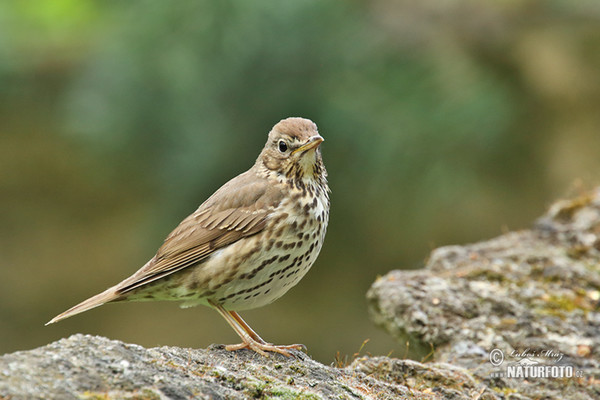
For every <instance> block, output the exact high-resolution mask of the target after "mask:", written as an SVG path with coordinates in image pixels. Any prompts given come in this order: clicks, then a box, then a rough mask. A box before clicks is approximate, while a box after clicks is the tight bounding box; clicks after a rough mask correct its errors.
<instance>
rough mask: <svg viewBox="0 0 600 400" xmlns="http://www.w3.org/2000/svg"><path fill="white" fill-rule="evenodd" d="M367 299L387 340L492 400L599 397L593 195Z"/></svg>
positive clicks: (391, 278)
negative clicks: (450, 368) (442, 365)
mask: <svg viewBox="0 0 600 400" xmlns="http://www.w3.org/2000/svg"><path fill="white" fill-rule="evenodd" d="M367 297H368V300H369V306H370V311H371V314H372V316H373V319H374V320H375V321H376V323H378V324H379V325H381V326H382V327H383V328H384V329H386V330H387V331H388V332H389V333H390V334H392V335H394V336H396V337H398V338H406V337H407V336H408V337H411V338H414V339H415V340H417V341H420V342H421V343H425V344H427V345H429V346H431V348H432V349H434V358H435V359H436V360H438V361H443V362H447V363H451V364H452V365H454V366H457V367H462V368H466V369H467V370H468V371H470V373H471V374H472V377H473V378H474V379H475V380H476V381H478V382H482V383H483V384H484V385H485V386H486V387H487V388H488V389H490V390H491V391H493V392H494V393H495V394H496V395H497V396H498V397H500V398H515V399H517V398H518V399H524V398H532V399H545V398H548V399H550V398H552V399H554V398H568V399H598V398H600V307H599V306H600V303H599V299H600V189H596V190H595V191H593V192H591V193H588V194H585V195H582V196H580V197H578V198H575V199H571V200H563V201H559V202H557V203H555V204H554V205H553V206H552V207H550V210H549V211H548V213H547V214H546V215H544V216H543V217H542V218H540V219H539V220H538V221H537V222H536V224H535V227H534V228H533V229H531V230H525V231H521V232H511V233H507V234H505V235H502V236H499V237H497V238H495V239H492V240H489V241H485V242H480V243H476V244H472V245H467V246H448V247H442V248H439V249H437V250H435V251H433V252H432V253H431V256H430V257H429V260H428V262H427V265H426V267H425V268H424V269H423V270H419V271H392V272H390V273H388V274H387V275H385V276H384V277H382V278H380V279H378V280H377V281H376V282H375V283H374V284H373V286H372V287H371V289H370V290H369V293H368V295H367ZM546 367H548V368H546ZM540 375H541V376H540Z"/></svg>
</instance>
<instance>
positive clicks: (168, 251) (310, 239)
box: [48, 118, 329, 355]
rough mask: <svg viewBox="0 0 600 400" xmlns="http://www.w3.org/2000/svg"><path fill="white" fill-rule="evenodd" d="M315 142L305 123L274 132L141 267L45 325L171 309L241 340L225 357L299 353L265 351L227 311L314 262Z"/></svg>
mask: <svg viewBox="0 0 600 400" xmlns="http://www.w3.org/2000/svg"><path fill="white" fill-rule="evenodd" d="M323 140H324V139H323V138H322V137H321V136H320V135H319V133H318V132H317V126H316V125H315V124H314V123H313V122H312V121H310V120H308V119H303V118H287V119H284V120H282V121H280V122H279V123H277V124H276V125H275V126H274V127H273V129H272V130H271V132H269V137H268V140H267V144H266V145H265V147H264V148H263V150H262V151H261V153H260V155H259V156H258V159H257V160H256V162H255V164H254V165H253V166H252V168H250V169H249V170H248V171H246V172H244V173H242V174H240V175H238V176H237V177H235V178H233V179H232V180H230V181H229V182H227V183H226V184H225V185H223V186H222V187H221V188H220V189H219V190H217V191H216V192H215V193H214V194H213V195H212V196H211V197H209V198H208V200H206V201H205V202H204V203H202V205H201V206H200V207H199V208H198V209H197V210H196V211H195V212H194V213H193V214H191V215H190V216H188V217H187V218H186V219H184V220H183V221H182V222H181V223H180V224H179V226H178V227H177V228H175V230H174V231H173V232H171V233H170V234H169V236H167V238H166V239H165V241H164V243H163V245H162V246H161V247H160V248H159V249H158V252H157V253H156V255H155V256H154V257H153V258H152V259H151V260H150V261H148V263H146V265H144V266H143V267H142V268H141V269H140V270H138V271H137V272H136V273H134V274H133V275H131V276H130V277H129V278H127V279H125V280H124V281H122V282H121V283H119V284H117V285H115V286H113V287H111V288H109V289H107V290H106V291H104V292H102V293H100V294H98V295H96V296H94V297H91V298H89V299H88V300H85V301H83V302H82V303H80V304H78V305H76V306H74V307H73V308H71V309H69V310H67V311H65V312H63V313H62V314H60V315H58V316H56V317H55V318H54V319H52V320H51V321H50V322H48V324H51V323H54V322H57V321H60V320H61V319H64V318H67V317H70V316H72V315H75V314H79V313H81V312H84V311H87V310H89V309H91V308H94V307H97V306H100V305H102V304H104V303H108V302H120V301H147V300H179V301H182V302H183V303H182V307H187V306H195V305H198V304H203V305H206V306H210V307H212V308H214V309H215V310H217V311H218V312H219V313H220V314H221V315H222V316H223V318H225V320H226V321H227V322H228V323H229V325H231V327H232V328H233V329H234V330H235V332H236V333H237V334H238V335H239V336H240V337H241V339H242V343H241V344H237V345H229V346H226V349H227V350H237V349H242V348H249V349H252V350H254V351H256V352H258V353H260V354H262V355H266V354H267V353H266V352H267V351H271V352H278V353H281V354H284V355H289V352H288V351H287V350H289V349H299V348H301V347H303V346H302V345H297V344H296V345H289V346H278V345H273V344H270V343H267V342H265V341H264V340H263V339H261V337H260V336H258V334H256V332H254V331H253V330H252V329H251V328H250V326H248V324H247V323H246V322H245V321H244V320H243V319H242V318H241V317H240V315H239V314H238V313H237V311H241V310H247V309H252V308H256V307H261V306H264V305H266V304H269V303H271V302H272V301H274V300H276V299H278V298H279V297H281V296H282V295H284V294H285V293H286V292H287V291H288V290H289V289H290V288H291V287H292V286H294V285H296V284H297V283H298V281H300V279H302V277H303V276H304V274H306V272H307V271H308V270H309V269H310V267H311V266H312V264H313V263H314V261H315V259H316V258H317V255H318V254H319V251H320V250H321V246H322V245H323V239H324V238H325V230H326V229H327V222H328V220H329V187H328V186H327V172H326V171H325V166H324V165H323V160H322V158H321V151H320V148H319V145H320V144H321V142H323Z"/></svg>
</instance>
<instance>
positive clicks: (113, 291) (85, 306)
mask: <svg viewBox="0 0 600 400" xmlns="http://www.w3.org/2000/svg"><path fill="white" fill-rule="evenodd" d="M120 298H121V296H120V295H119V294H118V292H117V286H113V287H111V288H109V289H106V290H105V291H104V292H102V293H100V294H97V295H95V296H93V297H90V298H89V299H87V300H84V301H82V302H81V303H79V304H77V305H76V306H74V307H71V308H69V309H68V310H67V311H65V312H63V313H62V314H58V315H57V316H56V317H54V318H52V319H51V320H50V321H49V322H47V323H46V325H50V324H53V323H55V322H58V321H60V320H62V319H65V318H69V317H72V316H73V315H76V314H79V313H82V312H84V311H87V310H91V309H92V308H95V307H99V306H101V305H102V304H105V303H108V302H111V301H115V300H118V299H120Z"/></svg>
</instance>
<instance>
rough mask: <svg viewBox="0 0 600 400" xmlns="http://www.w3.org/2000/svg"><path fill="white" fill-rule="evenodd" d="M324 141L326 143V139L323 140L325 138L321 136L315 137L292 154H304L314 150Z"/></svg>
mask: <svg viewBox="0 0 600 400" xmlns="http://www.w3.org/2000/svg"><path fill="white" fill-rule="evenodd" d="M324 141H325V139H323V137H322V136H321V135H315V136H313V137H311V138H310V139H309V140H308V142H306V143H305V144H303V145H302V146H300V147H298V148H297V149H296V150H294V151H292V154H296V153H304V152H305V151H308V150H310V149H314V148H316V147H318V146H319V145H320V144H321V143H323V142H324Z"/></svg>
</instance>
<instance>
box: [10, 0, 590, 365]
mask: <svg viewBox="0 0 600 400" xmlns="http://www.w3.org/2000/svg"><path fill="white" fill-rule="evenodd" d="M599 22H600V4H599V3H597V2H594V1H578V2H570V1H566V0H554V1H546V2H544V1H535V0H520V1H500V2H487V3H484V2H478V1H474V0H462V1H455V2H444V1H439V0H427V1H422V2H408V1H390V0H377V1H371V2H361V1H350V2H336V1H330V0H328V1H317V0H301V1H294V2H284V3H280V2H274V1H267V0H257V1H253V2H247V1H241V0H236V1H178V2H161V1H141V0H139V1H129V2H118V1H103V2H100V1H92V0H59V1H57V0H54V1H51V0H37V1H23V2H4V3H2V4H0V87H1V88H2V89H0V132H2V133H1V136H0V193H1V197H0V200H1V201H2V203H1V205H2V207H0V251H1V253H2V254H3V256H4V257H3V258H2V261H0V263H1V265H0V268H1V269H0V343H1V344H2V346H1V347H0V351H1V352H6V351H12V350H15V349H19V348H27V347H31V346H33V345H41V344H43V343H46V342H47V341H49V340H51V339H54V338H58V337H60V336H62V335H67V334H69V333H73V332H75V331H81V330H84V332H89V333H95V334H103V335H107V336H110V337H113V338H119V339H123V340H128V341H135V342H138V343H140V344H143V345H156V344H171V345H184V346H196V347H197V346H206V345H207V344H208V343H209V342H232V341H234V340H236V338H235V336H234V334H233V333H232V332H230V331H229V328H228V327H227V326H226V324H225V323H224V322H222V321H220V320H219V318H220V317H219V316H217V315H216V313H212V312H211V311H210V310H197V309H195V310H187V311H179V312H174V311H173V310H177V309H176V308H175V305H174V304H134V305H126V304H124V305H119V306H105V307H103V308H101V309H98V310H94V311H92V312H90V313H86V314H84V315H82V316H78V317H76V318H73V319H72V320H69V321H65V322H64V323H61V324H60V325H57V326H53V327H51V328H43V327H42V324H43V323H44V322H45V321H46V320H48V319H50V318H51V317H52V316H53V315H54V314H56V313H58V312H60V311H62V310H63V309H65V308H67V307H68V306H71V305H73V304H74V303H76V302H78V301H80V300H82V299H83V298H85V297H87V296H89V295H92V294H94V293H96V292H99V291H101V290H103V289H104V288H105V287H106V286H108V285H111V284H114V283H116V282H117V281H118V280H120V279H121V278H124V277H126V276H127V275H129V274H130V273H131V272H133V271H135V270H136V269H137V268H138V267H139V266H141V265H143V263H144V262H145V261H146V260H147V259H148V258H150V257H151V256H152V254H153V252H154V251H155V250H156V248H157V247H158V246H159V245H160V242H161V240H162V238H164V236H166V234H167V233H168V232H169V231H170V229H172V228H174V227H175V225H176V224H177V223H178V222H179V221H180V220H181V219H182V218H183V217H185V216H186V215H187V214H189V213H190V212H191V211H193V210H194V209H195V208H196V207H197V206H198V205H199V204H200V203H201V202H202V201H203V200H204V199H205V198H207V197H208V196H209V195H210V194H211V193H212V192H213V191H214V190H215V189H217V188H218V187H219V186H220V185H221V184H222V183H224V182H225V181H226V180H228V179H229V178H231V177H233V176H235V175H236V174H238V173H240V172H242V171H244V170H246V169H247V168H248V167H250V165H251V164H252V163H253V161H254V159H255V157H256V156H257V155H258V153H259V151H260V149H261V148H262V146H263V145H264V141H265V138H266V134H267V132H268V130H269V129H270V128H271V126H273V125H274V124H275V123H276V122H277V121H278V120H279V119H281V118H285V117H288V116H304V117H307V118H310V119H312V120H314V121H315V122H316V123H317V124H318V125H319V129H320V132H321V134H322V135H323V136H324V137H325V138H326V142H325V144H324V145H323V152H324V158H325V162H326V166H327V168H328V171H329V175H330V185H331V187H332V190H333V194H332V201H333V204H332V211H331V222H330V229H329V233H328V236H327V241H326V245H325V247H324V248H323V251H322V253H321V256H320V258H319V261H318V262H317V263H316V265H315V267H314V268H313V270H312V271H311V272H310V274H308V275H307V277H305V278H304V280H303V281H302V283H301V284H300V285H299V286H298V287H297V288H295V289H294V290H293V291H291V292H290V293H289V294H288V295H286V296H285V297H284V298H282V299H280V300H279V301H278V302H276V303H274V304H273V305H271V306H269V307H268V308H269V310H266V309H264V310H256V311H252V312H249V313H248V315H249V320H250V322H252V323H253V325H254V326H255V327H256V328H257V330H259V332H261V334H262V335H263V336H265V337H266V338H268V339H270V340H273V341H275V342H287V341H304V342H305V344H307V345H308V347H309V349H310V351H311V354H313V355H314V356H315V357H317V358H318V359H320V360H322V361H326V362H327V361H332V360H333V357H334V354H335V353H336V351H338V350H339V351H341V352H342V353H343V354H344V353H345V354H352V353H353V352H354V351H355V350H357V349H358V348H359V347H360V345H361V343H362V342H363V340H364V339H366V338H371V341H370V342H369V344H368V345H367V348H366V350H367V351H371V352H373V353H377V354H385V353H387V352H388V351H389V350H391V349H396V353H395V354H396V355H397V356H404V355H406V354H409V355H411V354H412V356H418V355H417V353H411V352H410V351H409V352H408V353H406V350H405V349H404V344H400V345H397V344H394V343H393V342H391V340H390V339H388V338H386V336H385V335H384V334H382V333H380V332H378V331H377V330H376V328H374V327H373V326H372V324H371V323H370V322H369V321H368V316H367V314H366V306H365V301H364V293H365V292H366V290H367V288H368V287H369V285H370V284H371V282H372V281H373V280H374V279H375V278H376V276H377V275H378V274H382V273H384V272H386V271H387V270H389V269H393V268H416V267H418V266H419V265H420V264H421V260H423V259H424V258H426V256H427V253H428V250H429V249H431V248H432V247H434V246H439V245H444V244H451V243H463V242H465V241H476V240H481V239H485V238H487V237H491V236H493V235H495V234H497V233H499V231H500V229H501V228H504V229H506V228H510V229H515V228H524V227H527V226H528V225H529V224H530V223H531V221H532V220H533V219H534V218H535V217H536V216H537V215H540V214H541V212H542V210H543V208H544V206H545V205H546V204H547V203H548V202H549V201H551V200H552V199H554V198H555V197H557V196H560V195H563V194H565V192H567V191H568V190H572V188H573V184H574V183H575V182H583V185H593V184H597V183H598V180H599V178H600V173H599V171H600V169H599V167H600V158H598V154H599V151H600V134H599V132H600V129H599V128H600V114H599V113H598V112H597V110H598V108H599V107H600V73H599V72H598V71H600V51H598V50H600V24H599ZM185 313H187V314H185ZM213 314H215V315H213ZM152 317H154V318H152ZM185 317H187V318H188V320H187V322H188V323H187V324H185V323H183V318H185ZM413 347H414V345H413Z"/></svg>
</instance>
